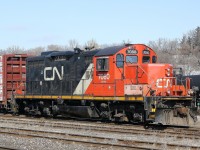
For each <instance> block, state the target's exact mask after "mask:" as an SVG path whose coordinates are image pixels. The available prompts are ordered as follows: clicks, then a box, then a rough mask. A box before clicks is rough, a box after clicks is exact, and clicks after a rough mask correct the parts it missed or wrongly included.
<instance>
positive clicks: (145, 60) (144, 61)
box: [142, 56, 150, 63]
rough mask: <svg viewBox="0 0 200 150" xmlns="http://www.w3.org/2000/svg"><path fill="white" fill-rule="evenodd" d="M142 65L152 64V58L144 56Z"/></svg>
mask: <svg viewBox="0 0 200 150" xmlns="http://www.w3.org/2000/svg"><path fill="white" fill-rule="evenodd" d="M142 63H150V57H149V56H143V57H142Z"/></svg>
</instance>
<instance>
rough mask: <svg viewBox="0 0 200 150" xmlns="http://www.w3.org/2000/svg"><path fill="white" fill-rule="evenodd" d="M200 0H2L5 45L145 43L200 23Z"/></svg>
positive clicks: (1, 44) (0, 40) (1, 41)
mask: <svg viewBox="0 0 200 150" xmlns="http://www.w3.org/2000/svg"><path fill="white" fill-rule="evenodd" d="M199 6H200V1H199V0H193V1H191V0H0V49H6V48H8V47H12V46H19V47H22V48H25V49H29V48H34V47H38V46H47V45H50V44H56V45H67V44H68V43H69V41H70V40H76V41H78V42H79V43H80V44H85V43H86V42H87V41H89V40H91V39H94V40H95V41H96V42H97V43H99V44H113V43H122V42H123V41H130V42H131V43H144V44H147V43H148V42H149V41H156V40H158V39H159V38H167V39H175V38H181V37H182V36H183V34H186V33H188V32H189V31H190V30H193V29H195V28H196V27H197V26H200V9H199Z"/></svg>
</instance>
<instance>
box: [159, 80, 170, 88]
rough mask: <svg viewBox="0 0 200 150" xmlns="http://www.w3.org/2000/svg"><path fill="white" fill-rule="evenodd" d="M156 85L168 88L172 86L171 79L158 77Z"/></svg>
mask: <svg viewBox="0 0 200 150" xmlns="http://www.w3.org/2000/svg"><path fill="white" fill-rule="evenodd" d="M156 86H157V88H163V87H164V88H168V87H169V86H171V82H170V79H157V81H156Z"/></svg>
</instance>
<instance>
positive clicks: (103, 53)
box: [95, 46, 126, 56]
mask: <svg viewBox="0 0 200 150" xmlns="http://www.w3.org/2000/svg"><path fill="white" fill-rule="evenodd" d="M125 47H126V46H113V47H108V48H104V49H99V52H97V53H96V54H95V56H110V55H114V54H116V53H117V52H119V51H120V50H121V49H122V48H125Z"/></svg>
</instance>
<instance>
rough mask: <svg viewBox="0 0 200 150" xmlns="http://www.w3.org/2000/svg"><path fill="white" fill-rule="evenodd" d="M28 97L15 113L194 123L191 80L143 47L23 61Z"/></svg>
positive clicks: (19, 102)
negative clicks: (182, 79)
mask: <svg viewBox="0 0 200 150" xmlns="http://www.w3.org/2000/svg"><path fill="white" fill-rule="evenodd" d="M26 61H27V62H26V92H21V94H18V95H16V96H15V99H14V101H13V108H14V110H13V111H14V112H15V113H20V114H29V115H44V116H56V115H62V116H64V117H80V118H89V119H101V120H108V121H119V122H131V123H135V122H143V123H156V124H163V125H181V126H182V125H183V126H190V125H191V124H194V123H195V121H196V115H195V113H194V112H193V109H192V107H194V105H193V103H194V99H193V97H192V95H193V91H192V90H191V88H190V79H189V78H186V82H185V83H184V84H179V83H178V82H177V76H176V74H175V73H174V69H173V66H172V65H171V64H160V63H158V62H157V54H156V52H155V51H154V50H153V49H151V48H150V47H148V46H146V45H144V44H128V45H124V46H113V47H108V48H105V49H97V50H93V51H83V50H80V49H78V48H75V49H74V51H62V52H57V51H51V52H43V53H41V56H36V57H29V58H27V60H26Z"/></svg>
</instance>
